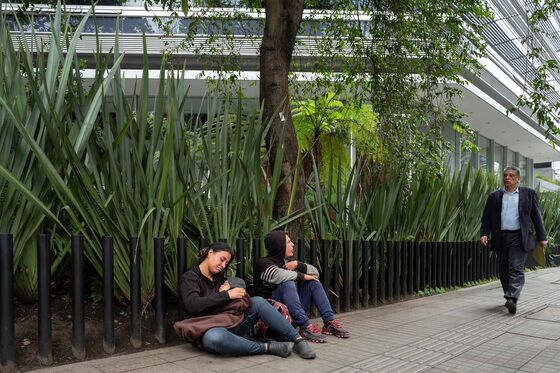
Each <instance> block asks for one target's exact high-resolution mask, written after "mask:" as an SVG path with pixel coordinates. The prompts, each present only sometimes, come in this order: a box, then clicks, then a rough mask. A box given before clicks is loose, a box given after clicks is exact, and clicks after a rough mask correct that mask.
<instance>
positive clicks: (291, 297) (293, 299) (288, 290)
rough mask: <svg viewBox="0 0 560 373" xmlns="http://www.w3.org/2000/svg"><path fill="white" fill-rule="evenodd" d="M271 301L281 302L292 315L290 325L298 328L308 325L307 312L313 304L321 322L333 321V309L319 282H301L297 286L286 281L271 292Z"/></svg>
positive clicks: (292, 282)
mask: <svg viewBox="0 0 560 373" xmlns="http://www.w3.org/2000/svg"><path fill="white" fill-rule="evenodd" d="M272 299H275V300H277V301H278V302H282V303H284V304H285V305H286V307H288V311H290V315H292V320H293V321H292V323H293V324H294V325H295V326H299V327H300V328H305V327H307V326H308V325H309V324H310V321H309V317H307V315H308V314H309V311H310V310H311V305H312V304H315V306H316V307H317V311H319V314H320V315H321V318H322V319H323V322H325V323H326V322H329V321H331V320H333V319H334V313H333V309H332V307H331V304H330V303H329V299H328V298H327V294H326V293H325V289H323V286H322V285H321V283H320V282H319V281H303V282H301V283H300V284H299V285H297V284H296V282H295V281H286V282H284V283H282V284H281V285H279V286H278V287H277V288H276V289H275V290H274V292H272Z"/></svg>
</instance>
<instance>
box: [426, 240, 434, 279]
mask: <svg viewBox="0 0 560 373" xmlns="http://www.w3.org/2000/svg"><path fill="white" fill-rule="evenodd" d="M435 245H436V243H435V242H427V246H426V249H427V251H426V255H427V257H426V263H427V266H426V268H427V276H426V279H427V282H428V288H430V289H435V287H436V255H435V251H436V248H435Z"/></svg>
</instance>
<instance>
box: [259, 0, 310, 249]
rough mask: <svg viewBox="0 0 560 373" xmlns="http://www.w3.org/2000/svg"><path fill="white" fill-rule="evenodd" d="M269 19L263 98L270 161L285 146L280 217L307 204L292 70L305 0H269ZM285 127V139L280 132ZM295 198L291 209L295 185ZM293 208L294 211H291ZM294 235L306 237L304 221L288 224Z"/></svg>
mask: <svg viewBox="0 0 560 373" xmlns="http://www.w3.org/2000/svg"><path fill="white" fill-rule="evenodd" d="M265 11H266V21H265V27H264V34H263V40H262V44H261V51H260V101H261V103H262V105H263V110H264V113H263V114H264V120H265V122H264V123H265V124H266V123H269V121H272V125H271V129H270V131H269V132H268V135H267V137H266V145H267V148H268V151H269V155H270V165H271V166H273V165H274V164H275V158H276V155H277V153H278V149H280V148H281V147H282V149H283V151H284V157H283V160H282V170H281V179H282V180H284V182H283V183H282V185H281V186H280V189H279V190H278V193H277V195H276V200H275V202H274V212H273V214H274V218H277V219H280V218H283V217H285V216H286V215H287V214H289V213H290V212H294V211H298V210H300V209H301V208H302V207H303V198H304V186H305V180H304V179H305V178H304V175H303V172H301V167H300V172H299V175H298V177H297V179H295V177H294V176H295V171H294V169H295V166H296V163H297V156H298V144H297V139H296V134H295V131H294V125H293V123H292V116H291V109H290V97H289V92H288V73H289V71H290V63H291V61H292V53H293V51H294V46H295V42H296V35H297V32H298V29H299V25H300V23H301V18H302V15H303V0H266V1H265ZM282 131H284V141H283V143H280V141H279V140H280V136H281V134H282ZM294 182H296V183H297V185H296V188H295V199H294V202H293V205H292V208H291V210H290V208H289V205H290V196H291V193H292V186H293V184H294ZM289 210H290V211H289ZM288 232H289V234H290V235H291V236H292V239H296V238H303V224H301V223H299V222H294V223H292V224H290V225H289V226H288Z"/></svg>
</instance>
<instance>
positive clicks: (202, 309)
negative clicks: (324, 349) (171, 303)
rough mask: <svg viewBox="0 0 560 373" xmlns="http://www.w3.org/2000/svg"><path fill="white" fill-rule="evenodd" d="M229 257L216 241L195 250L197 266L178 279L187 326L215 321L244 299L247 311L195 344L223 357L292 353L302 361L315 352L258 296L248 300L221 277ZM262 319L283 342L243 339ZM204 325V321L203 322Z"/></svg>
mask: <svg viewBox="0 0 560 373" xmlns="http://www.w3.org/2000/svg"><path fill="white" fill-rule="evenodd" d="M232 256H233V253H232V250H231V248H230V247H229V246H228V245H227V244H226V243H223V242H216V243H213V244H212V245H210V247H206V248H204V249H202V250H200V251H199V253H198V260H199V263H198V264H197V265H195V266H193V267H192V268H191V269H189V270H188V271H186V272H185V273H184V274H183V275H182V276H181V283H180V293H181V299H182V301H183V304H184V307H185V310H186V312H187V319H186V321H187V323H188V320H189V318H191V319H193V318H199V319H200V318H201V317H204V316H209V317H207V318H204V319H217V318H215V317H212V316H213V315H219V314H223V313H224V312H225V310H226V309H227V306H228V304H230V303H231V302H234V301H238V300H241V299H246V301H247V303H248V304H249V305H248V308H246V309H245V311H244V312H243V313H242V314H241V315H240V318H239V320H237V322H234V323H233V325H220V326H217V325H216V326H215V327H210V328H209V329H207V330H206V331H205V332H204V333H203V335H202V336H201V337H200V339H198V340H197V341H196V344H197V345H198V346H200V347H202V349H203V350H205V351H208V352H213V353H217V354H225V355H238V356H239V355H255V354H266V353H268V354H272V355H277V356H281V357H288V356H289V355H290V353H291V352H292V350H293V351H294V352H295V353H297V354H298V355H300V357H302V358H304V359H314V358H315V356H316V355H315V352H314V351H313V349H312V348H311V347H310V346H309V345H308V344H307V342H306V341H305V340H304V339H303V338H302V337H301V336H300V335H299V334H298V332H297V331H296V330H295V329H294V327H293V326H292V325H290V323H289V322H288V321H287V320H286V319H284V318H283V317H282V315H280V313H278V312H277V311H276V309H274V307H272V306H271V305H270V303H268V302H267V301H266V300H265V299H263V298H262V297H249V296H248V294H247V293H246V290H245V289H244V288H242V287H234V286H232V284H230V283H229V282H228V281H227V278H226V277H225V275H224V272H226V269H227V267H228V265H229V262H230V260H231V258H232ZM259 319H261V320H263V321H264V322H265V324H267V325H268V327H269V328H271V329H272V330H274V331H275V332H276V334H277V335H279V336H280V337H281V338H282V339H283V340H284V341H281V342H276V341H272V342H266V343H263V342H260V341H255V340H250V339H248V338H246V337H247V336H248V335H249V332H250V331H251V329H252V328H253V326H254V325H255V323H256V322H257V321H258V320H259ZM206 323H208V321H206Z"/></svg>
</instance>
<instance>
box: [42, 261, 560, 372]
mask: <svg viewBox="0 0 560 373" xmlns="http://www.w3.org/2000/svg"><path fill="white" fill-rule="evenodd" d="M504 303H505V300H504V299H503V298H502V291H501V286H500V285H499V282H493V283H490V284H486V285H482V286H477V287H473V288H469V289H461V290H458V291H452V292H449V293H445V294H441V295H437V296H431V297H425V298H419V299H415V300H411V301H407V302H400V303H395V304H391V305H387V306H382V307H375V308H370V309H367V310H360V311H355V312H350V313H346V314H342V315H340V319H341V320H342V321H343V322H344V324H345V326H346V327H347V329H348V330H350V332H351V333H352V337H351V338H350V339H347V340H341V339H337V338H335V337H329V339H328V342H327V343H324V344H313V347H315V348H316V351H317V358H316V359H315V360H303V359H301V358H299V357H298V356H297V355H294V354H292V356H290V357H289V358H287V359H282V358H278V357H274V356H269V355H259V356H252V357H235V358H234V357H220V356H215V355H210V354H207V353H203V352H200V351H199V350H197V349H194V348H192V347H191V346H189V345H185V346H175V347H169V348H161V349H157V350H152V351H146V352H140V353H136V354H131V355H124V356H116V357H111V358H106V359H102V360H91V361H86V362H83V363H78V364H70V365H64V366H59V367H56V368H49V369H42V370H39V371H38V372H48V373H55V372H57V373H62V372H64V373H68V372H96V373H99V372H135V373H139V372H157V373H160V372H162V373H164V372H255V373H256V372H306V373H314V372H318V373H319V372H320V373H324V372H444V371H452V372H515V371H519V372H560V268H552V269H545V270H540V271H538V272H532V273H528V274H527V282H526V285H525V289H524V292H523V298H522V299H521V301H520V303H519V306H518V312H517V314H516V315H515V316H511V315H510V314H509V313H508V312H507V310H506V309H505V307H504ZM319 324H320V323H319Z"/></svg>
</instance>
